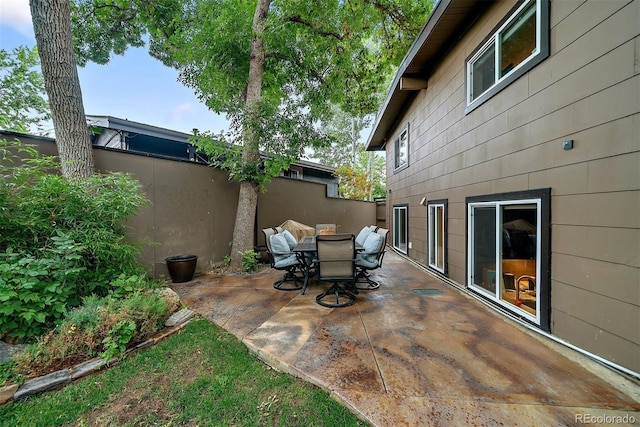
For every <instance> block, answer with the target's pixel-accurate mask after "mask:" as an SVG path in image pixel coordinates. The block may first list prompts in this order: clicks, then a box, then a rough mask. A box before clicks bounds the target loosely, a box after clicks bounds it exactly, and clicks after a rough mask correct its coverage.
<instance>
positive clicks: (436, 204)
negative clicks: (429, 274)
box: [427, 199, 449, 275]
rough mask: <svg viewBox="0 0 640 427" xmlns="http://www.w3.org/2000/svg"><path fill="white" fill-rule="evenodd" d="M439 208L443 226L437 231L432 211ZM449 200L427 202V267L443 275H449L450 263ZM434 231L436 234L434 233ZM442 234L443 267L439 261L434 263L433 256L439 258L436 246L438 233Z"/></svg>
mask: <svg viewBox="0 0 640 427" xmlns="http://www.w3.org/2000/svg"><path fill="white" fill-rule="evenodd" d="M438 208H441V209H442V226H441V229H439V230H435V226H436V224H433V223H432V220H431V218H432V215H431V210H432V209H434V210H437V209H438ZM448 216H449V214H448V199H439V200H430V201H428V202H427V265H428V266H429V268H432V269H434V270H436V271H438V272H440V273H442V274H445V275H446V274H447V273H448V264H449V263H448V262H447V250H448V248H447V240H448V220H447V218H448ZM434 230H435V231H436V232H434ZM438 231H439V232H440V233H442V247H443V248H442V250H443V253H442V267H440V266H439V265H438V264H439V263H438V260H436V262H435V263H433V262H432V258H433V257H432V255H434V254H435V257H436V258H437V254H438V251H437V248H436V245H435V242H436V240H435V239H436V237H437V236H438V233H437V232H438Z"/></svg>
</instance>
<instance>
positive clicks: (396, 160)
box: [393, 125, 409, 172]
mask: <svg viewBox="0 0 640 427" xmlns="http://www.w3.org/2000/svg"><path fill="white" fill-rule="evenodd" d="M403 135H406V141H407V142H406V144H405V150H406V159H405V162H404V163H402V164H399V159H400V140H401V139H402V137H403ZM408 166H409V125H407V126H405V127H404V129H403V130H402V132H400V135H398V137H397V138H396V140H395V141H394V144H393V171H394V172H397V171H399V170H402V169H404V168H406V167H408Z"/></svg>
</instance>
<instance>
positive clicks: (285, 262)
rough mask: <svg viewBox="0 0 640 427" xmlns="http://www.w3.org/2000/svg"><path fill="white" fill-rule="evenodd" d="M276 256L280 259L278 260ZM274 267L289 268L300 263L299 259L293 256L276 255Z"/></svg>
mask: <svg viewBox="0 0 640 427" xmlns="http://www.w3.org/2000/svg"><path fill="white" fill-rule="evenodd" d="M276 256H277V257H278V258H276ZM273 261H274V262H273V266H274V267H275V268H284V267H289V266H292V265H296V264H299V263H300V262H299V261H298V257H297V256H296V255H295V254H293V255H289V256H287V255H274V260H273Z"/></svg>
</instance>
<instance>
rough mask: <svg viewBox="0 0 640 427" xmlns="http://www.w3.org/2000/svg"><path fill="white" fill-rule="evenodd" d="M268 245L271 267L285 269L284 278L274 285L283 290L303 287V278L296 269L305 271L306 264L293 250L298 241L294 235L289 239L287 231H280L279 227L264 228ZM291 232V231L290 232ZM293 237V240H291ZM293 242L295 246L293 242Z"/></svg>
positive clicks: (295, 289)
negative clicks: (297, 273)
mask: <svg viewBox="0 0 640 427" xmlns="http://www.w3.org/2000/svg"><path fill="white" fill-rule="evenodd" d="M262 233H263V234H264V240H265V243H266V245H267V254H268V255H269V263H270V264H271V268H275V269H276V270H284V271H285V275H284V277H282V279H280V280H278V281H276V282H274V283H273V287H274V288H276V289H278V290H281V291H297V290H299V289H302V283H303V282H302V279H301V278H300V277H298V276H297V275H296V271H298V270H299V271H301V272H304V270H303V268H304V265H303V264H302V262H301V261H300V260H299V259H298V256H297V255H296V254H295V253H294V252H292V249H293V247H295V244H296V243H297V242H296V241H295V238H294V237H293V235H291V238H289V239H288V237H289V236H287V233H288V232H287V231H286V230H283V231H281V232H278V230H277V227H273V228H264V229H262ZM289 234H291V233H289ZM291 239H293V242H291ZM292 243H293V246H291V244H292Z"/></svg>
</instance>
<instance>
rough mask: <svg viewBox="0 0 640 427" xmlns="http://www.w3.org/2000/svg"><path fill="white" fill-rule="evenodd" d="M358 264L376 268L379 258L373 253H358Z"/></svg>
mask: <svg viewBox="0 0 640 427" xmlns="http://www.w3.org/2000/svg"><path fill="white" fill-rule="evenodd" d="M356 265H357V266H358V267H365V268H369V269H374V268H377V267H378V258H376V257H375V256H373V255H365V254H357V255H356Z"/></svg>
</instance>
